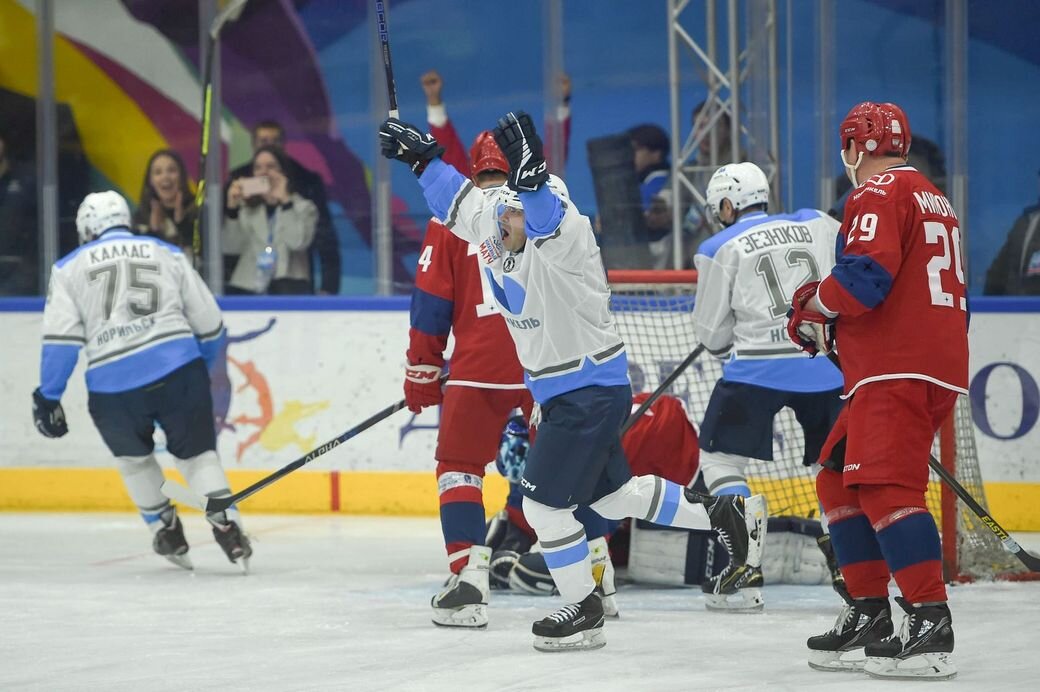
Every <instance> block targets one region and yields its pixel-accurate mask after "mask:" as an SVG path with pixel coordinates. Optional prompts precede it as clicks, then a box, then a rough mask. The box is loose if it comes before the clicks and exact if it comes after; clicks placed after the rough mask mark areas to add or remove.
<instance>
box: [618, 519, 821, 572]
mask: <svg viewBox="0 0 1040 692" xmlns="http://www.w3.org/2000/svg"><path fill="white" fill-rule="evenodd" d="M767 526H768V528H767V530H766V541H765V545H764V547H763V558H762V572H763V577H764V581H765V583H766V584H767V585H768V584H830V583H831V573H830V570H829V569H828V567H827V561H826V559H825V558H824V556H823V553H822V552H820V548H819V547H818V546H817V537H819V536H821V535H823V529H822V528H821V526H820V522H818V521H815V520H812V519H801V518H798V517H770V518H769V520H768V523H767ZM728 564H729V557H728V555H727V554H726V550H725V549H724V548H723V547H722V546H720V545H719V544H718V539H717V538H716V537H715V534H713V533H702V532H695V531H687V530H685V529H673V528H662V527H659V526H656V525H654V524H650V523H648V522H644V521H634V522H633V523H632V539H631V543H630V545H629V557H628V574H627V576H628V578H629V579H631V580H632V581H634V582H637V583H640V584H656V585H660V586H700V584H701V582H703V581H704V580H705V579H707V578H710V577H713V576H716V575H718V574H720V573H721V572H722V571H723V569H725V567H726V566H727V565H728Z"/></svg>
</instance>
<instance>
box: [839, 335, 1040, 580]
mask: <svg viewBox="0 0 1040 692" xmlns="http://www.w3.org/2000/svg"><path fill="white" fill-rule="evenodd" d="M827 358H828V359H829V360H830V361H831V362H832V363H834V367H836V368H838V370H841V361H840V360H839V359H838V354H837V353H835V352H834V351H831V352H830V353H828V354H827ZM928 466H930V467H931V469H932V471H935V474H936V475H937V476H939V478H941V479H942V480H943V481H945V483H946V485H948V486H949V487H950V490H952V491H953V492H954V494H955V495H957V497H959V498H960V499H961V501H962V502H963V503H964V504H966V505H968V508H969V509H970V510H971V511H972V512H974V513H975V515H976V516H977V517H978V518H979V519H981V520H982V523H983V524H985V525H986V527H987V528H988V529H989V530H990V531H992V532H993V535H994V536H996V537H997V539H998V540H999V541H1000V542H1001V544H1003V546H1004V549H1005V550H1007V551H1008V552H1009V553H1011V554H1012V555H1014V556H1015V557H1017V558H1018V560H1019V562H1021V563H1022V564H1023V565H1025V566H1026V569H1028V570H1029V571H1030V572H1040V558H1038V557H1037V556H1035V555H1033V554H1032V553H1030V552H1029V551H1027V550H1026V549H1025V548H1023V547H1022V546H1020V545H1019V544H1018V541H1016V540H1015V539H1014V538H1013V537H1012V536H1011V534H1009V533H1008V532H1007V531H1005V530H1004V527H1002V526H1001V525H1000V524H999V523H997V520H996V519H994V518H993V517H992V516H990V514H989V512H987V511H986V510H985V509H984V508H983V506H982V505H980V504H979V502H978V500H976V499H975V498H974V497H973V496H972V494H971V493H969V492H968V491H967V490H966V489H965V488H964V486H963V485H961V484H960V481H958V480H957V479H956V478H955V477H954V475H953V474H952V473H950V472H949V471H947V470H946V467H945V466H943V465H942V464H941V463H939V460H938V459H936V458H935V456H934V455H932V454H931V453H929V454H928Z"/></svg>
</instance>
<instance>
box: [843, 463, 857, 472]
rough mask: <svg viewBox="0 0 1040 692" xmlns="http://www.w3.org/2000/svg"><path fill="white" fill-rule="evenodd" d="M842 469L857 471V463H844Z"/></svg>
mask: <svg viewBox="0 0 1040 692" xmlns="http://www.w3.org/2000/svg"><path fill="white" fill-rule="evenodd" d="M842 471H859V464H845V468H844V469H842Z"/></svg>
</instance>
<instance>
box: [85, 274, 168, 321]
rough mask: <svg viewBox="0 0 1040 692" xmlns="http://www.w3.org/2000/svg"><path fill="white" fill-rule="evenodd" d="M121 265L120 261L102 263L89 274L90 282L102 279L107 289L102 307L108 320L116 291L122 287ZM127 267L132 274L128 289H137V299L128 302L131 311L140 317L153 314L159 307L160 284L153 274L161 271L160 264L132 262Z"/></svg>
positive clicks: (103, 285)
mask: <svg viewBox="0 0 1040 692" xmlns="http://www.w3.org/2000/svg"><path fill="white" fill-rule="evenodd" d="M121 266H122V265H121V264H120V263H118V262H117V263H114V264H102V265H100V266H98V267H95V268H94V269H92V270H91V271H90V274H88V277H89V278H90V283H95V282H97V281H100V282H101V284H102V288H103V289H104V291H105V302H104V305H103V307H102V309H103V310H104V313H105V320H106V321H107V320H108V319H109V318H110V317H112V307H113V306H114V305H115V301H116V291H118V290H119V288H120V285H119V278H120V277H119V274H120V271H119V268H120V267H121ZM126 268H127V273H128V274H129V275H130V276H129V278H128V280H127V290H129V291H135V293H134V298H135V299H131V300H129V301H128V302H127V306H128V307H129V308H130V312H132V313H133V314H134V315H137V316H138V317H144V316H145V315H151V314H152V313H153V312H155V311H156V310H158V309H159V284H158V283H156V282H155V281H154V280H153V278H152V276H153V275H157V274H158V273H159V265H157V264H148V263H145V262H130V263H129V264H127V265H126Z"/></svg>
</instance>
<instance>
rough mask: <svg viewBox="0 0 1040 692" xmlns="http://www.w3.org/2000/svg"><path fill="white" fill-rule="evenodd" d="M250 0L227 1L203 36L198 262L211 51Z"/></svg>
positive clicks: (195, 233)
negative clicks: (203, 60) (204, 62)
mask: <svg viewBox="0 0 1040 692" xmlns="http://www.w3.org/2000/svg"><path fill="white" fill-rule="evenodd" d="M248 1H249V0H230V2H228V4H227V6H225V7H224V9H223V10H221V11H220V12H219V13H218V14H217V16H216V17H214V18H213V22H212V23H211V24H210V26H209V33H208V36H207V38H206V64H205V65H203V68H202V75H203V87H202V144H201V147H200V151H199V184H198V185H197V186H196V187H195V222H194V223H193V224H192V236H191V249H192V251H193V252H194V254H195V262H196V265H198V261H199V258H200V257H202V232H201V231H200V230H199V224H200V221H201V219H202V205H203V204H204V203H205V201H206V164H207V162H208V161H209V129H210V124H209V123H210V119H211V118H212V117H213V54H214V53H215V52H216V50H217V39H218V38H219V37H220V31H221V29H223V28H224V25H225V24H226V23H227V22H228V21H232V15H234V19H238V16H239V13H241V11H242V8H243V7H244V6H245V4H246V3H247V2H248Z"/></svg>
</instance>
